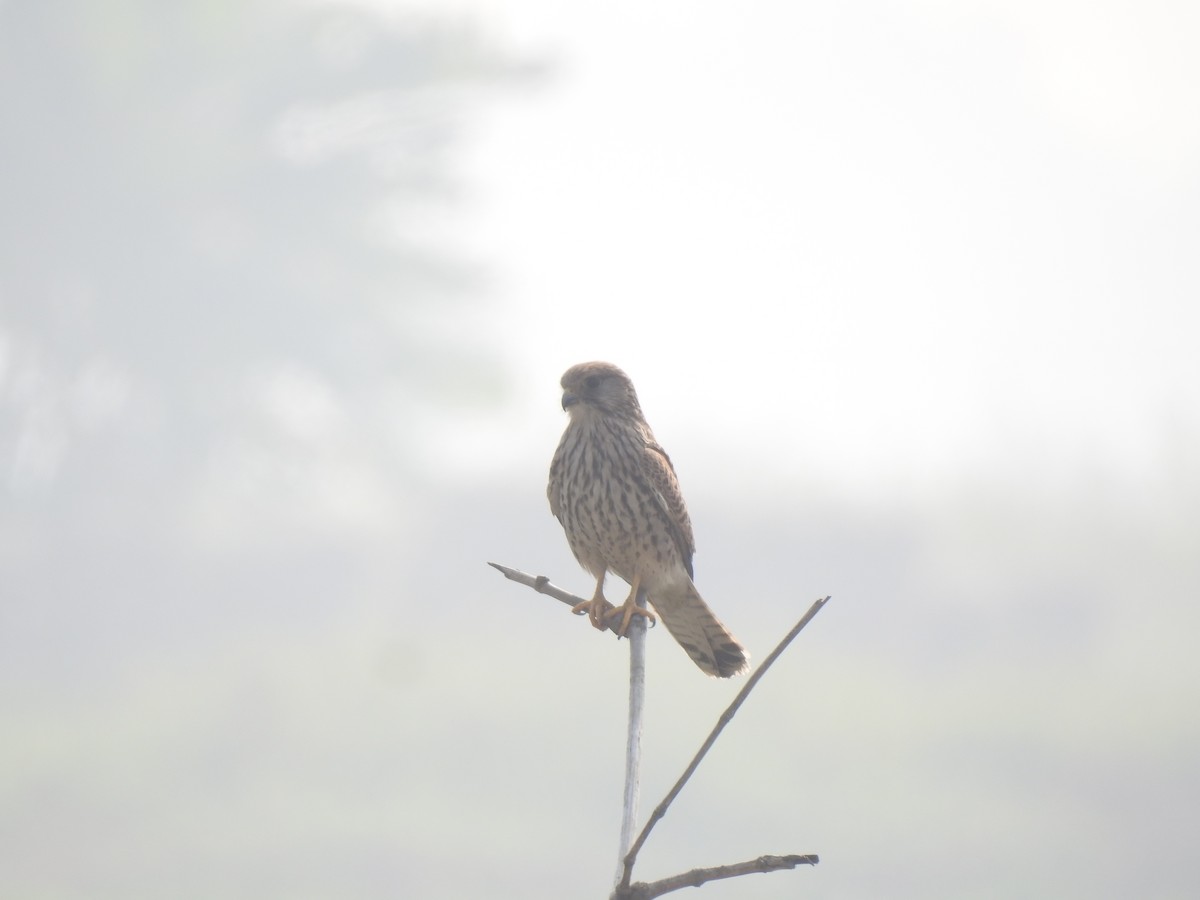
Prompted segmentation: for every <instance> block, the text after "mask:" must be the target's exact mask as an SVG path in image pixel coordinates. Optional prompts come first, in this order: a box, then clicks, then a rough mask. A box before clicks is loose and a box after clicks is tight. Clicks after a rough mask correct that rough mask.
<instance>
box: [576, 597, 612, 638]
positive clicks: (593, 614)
mask: <svg viewBox="0 0 1200 900" xmlns="http://www.w3.org/2000/svg"><path fill="white" fill-rule="evenodd" d="M571 612H573V613H575V615H577V616H584V615H586V616H587V617H588V621H589V622H591V623H592V627H593V628H599V629H601V630H603V629H605V628H607V627H608V626H607V625H606V624H605V622H604V620H605V619H607V618H608V617H609V616H611V615H612V614H613V613H614V612H617V608H616V607H614V606H613V605H612V604H611V603H609V602H608V601H607V600H605V599H604V597H603V596H596V597H593V598H592V599H591V600H584V601H583V602H581V603H576V604H575V605H574V606H572V607H571Z"/></svg>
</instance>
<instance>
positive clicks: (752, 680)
mask: <svg viewBox="0 0 1200 900" xmlns="http://www.w3.org/2000/svg"><path fill="white" fill-rule="evenodd" d="M828 602H829V598H828V597H823V598H821V599H820V600H818V601H816V602H815V603H814V604H813V605H812V606H810V607H809V608H808V612H806V613H805V614H804V615H803V616H801V617H800V621H799V622H797V623H796V624H795V625H794V626H793V627H792V630H791V631H789V632H788V633H787V634H786V635H785V636H784V638H783V640H782V641H780V642H779V646H778V647H776V648H775V649H774V650H772V651H771V653H770V655H769V656H767V658H766V659H764V660H763V661H762V662H761V663H760V664H759V666H758V668H757V669H755V670H754V674H753V675H751V676H750V677H749V678H748V679H746V683H745V684H744V685H742V689H741V690H740V691H738V695H737V696H736V697H734V698H733V702H732V703H730V704H729V708H728V709H726V710H725V712H723V713H721V716H720V718H718V719H717V724H716V726H714V728H713V730H712V732H711V733H710V734H709V735H708V738H707V739H706V740H705V741H704V743H703V744H702V745H701V747H700V749H699V751H697V753H696V755H695V756H694V757H693V758H692V761H691V762H690V763H688V767H687V768H686V769H684V772H683V774H682V775H681V776H680V777H679V780H678V781H677V782H675V786H674V787H672V788H671V790H669V791H667V796H666V797H664V798H663V800H662V802H661V803H659V804H658V806H656V807H655V808H654V812H652V813H651V814H650V818H649V819H647V820H646V825H645V827H644V828H642V833H641V834H639V835H638V838H637V840H636V841H634V842H633V846H632V847H631V848H630V849H629V853H627V854H626V856H625V874H624V875H623V876H621V883H620V884H619V885H617V890H616V891H615V892H614V896H615V897H618V898H622V900H624V898H627V897H629V896H631V895H630V894H629V893H628V891H629V889H630V885H629V879H630V877H631V876H632V874H633V864H634V862H635V861H636V860H637V855H638V851H640V850H641V849H642V845H643V844H644V843H646V838H648V837H649V836H650V832H651V830H652V829H653V828H654V826H655V824H656V823H657V822H658V820H659V819H661V818H662V817H663V816H665V815H666V814H667V809H668V808H669V807H670V806H671V803H672V802H673V801H674V800H675V798H676V797H677V796H679V792H680V791H681V790H683V786H684V785H685V784H687V782H688V779H689V778H691V777H692V773H693V772H695V771H696V768H697V767H698V766H699V765H700V761H701V760H702V759H704V757H705V755H706V754H707V753H708V751H709V750H710V749H711V748H712V745H713V744H715V743H716V741H717V738H718V737H720V735H721V732H722V731H724V730H725V726H726V725H728V724H729V723H730V722H731V721H732V720H733V717H734V715H735V714H736V713H737V711H738V708H739V707H740V706H741V705H742V703H743V702H745V700H746V697H748V696H749V695H750V692H751V691H752V690H754V686H755V685H756V684H758V682H759V679H760V678H762V677H763V675H765V674H766V672H767V669H769V668H771V664H772V663H774V662H775V660H777V659H778V658H779V655H780V654H781V653H783V651H784V650H786V649H787V646H788V644H790V643H791V642H792V641H793V640H795V638H796V635H798V634H799V633H800V632H801V631H803V630H804V626H805V625H807V624H808V623H809V622H811V621H812V619H813V616H815V615H816V614H817V613H819V612H820V611H821V608H822V607H824V606H825V604H826V603H828ZM652 896H655V895H652Z"/></svg>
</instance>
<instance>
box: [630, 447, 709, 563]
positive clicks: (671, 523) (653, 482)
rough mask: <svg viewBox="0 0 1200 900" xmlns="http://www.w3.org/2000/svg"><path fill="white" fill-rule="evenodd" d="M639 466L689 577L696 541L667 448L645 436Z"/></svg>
mask: <svg viewBox="0 0 1200 900" xmlns="http://www.w3.org/2000/svg"><path fill="white" fill-rule="evenodd" d="M642 469H643V471H644V473H645V475H646V480H647V481H648V482H649V483H650V487H651V488H653V490H654V494H655V497H654V499H655V501H656V502H657V503H658V505H659V507H660V508H661V509H662V511H663V513H664V514H665V515H666V519H667V525H668V529H669V531H670V533H671V537H672V538H673V539H674V541H675V546H676V547H678V548H679V556H680V558H681V559H682V560H683V565H684V567H685V568H686V569H687V573H688V577H689V578H691V577H692V556H693V554H695V552H696V540H695V538H694V537H693V536H692V521H691V519H689V518H688V512H687V504H685V503H684V502H683V493H682V492H681V491H680V490H679V479H677V478H676V477H675V467H674V466H672V465H671V457H669V456H667V451H666V450H664V449H663V448H662V447H660V446H659V445H658V443H657V442H656V441H655V440H654V439H653V438H650V437H648V438H647V439H646V451H645V453H644V454H643V456H642Z"/></svg>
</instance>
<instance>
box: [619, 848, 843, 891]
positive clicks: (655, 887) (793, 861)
mask: <svg viewBox="0 0 1200 900" xmlns="http://www.w3.org/2000/svg"><path fill="white" fill-rule="evenodd" d="M820 861H821V860H820V859H819V858H818V857H817V855H816V854H815V853H809V854H805V855H804V856H760V857H758V858H757V859H748V860H746V861H745V862H740V863H733V864H732V865H728V866H712V867H711V868H705V869H692V871H690V872H683V873H681V874H679V875H672V876H671V877H670V878H663V879H661V880H659V881H651V882H645V881H639V882H637V883H635V884H633V885H630V887H629V891H628V892H627V893H626V894H625V895H623V896H626V897H628V898H629V900H652V898H654V897H661V896H662V895H663V894H669V893H671V891H677V890H679V889H680V888H685V887H700V885H702V884H704V883H705V882H706V881H717V880H718V879H721V878H737V877H738V876H740V875H752V874H754V873H755V872H781V871H784V870H786V869H794V868H796V867H797V866H815V865H816V864H817V863H819V862H820Z"/></svg>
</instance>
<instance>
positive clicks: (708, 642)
mask: <svg viewBox="0 0 1200 900" xmlns="http://www.w3.org/2000/svg"><path fill="white" fill-rule="evenodd" d="M650 602H651V603H652V604H653V605H654V611H655V612H656V613H658V617H659V618H660V619H662V623H663V624H664V625H666V626H667V631H669V632H671V636H672V637H673V638H675V640H676V641H677V642H678V643H679V646H680V647H682V648H683V649H684V650H685V651H687V655H688V656H690V657H691V658H692V661H693V662H695V663H696V665H697V666H699V667H700V668H701V670H702V671H704V672H705V673H706V674H708V675H712V676H715V677H717V678H728V677H729V676H730V675H740V674H742V673H743V672H745V671H746V670H747V669H749V668H750V656H749V654H748V653H747V652H746V648H744V647H743V646H742V645H741V643H740V642H739V641H738V639H737V638H735V637H734V636H733V633H732V632H730V630H729V629H728V628H726V627H725V626H724V625H723V624H721V620H720V619H718V618H717V617H716V616H715V615H713V611H712V610H711V609H709V608H708V604H707V603H705V602H704V599H703V598H702V597H701V596H700V592H699V591H697V590H696V586H695V585H694V584H692V582H691V580H690V579H689V580H688V581H687V582H685V583H684V584H681V585H678V586H672V587H671V588H670V589H668V590H663V591H660V592H659V594H658V596H655V595H654V594H651V595H650Z"/></svg>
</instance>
